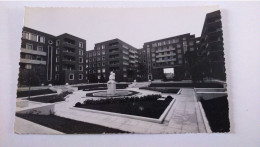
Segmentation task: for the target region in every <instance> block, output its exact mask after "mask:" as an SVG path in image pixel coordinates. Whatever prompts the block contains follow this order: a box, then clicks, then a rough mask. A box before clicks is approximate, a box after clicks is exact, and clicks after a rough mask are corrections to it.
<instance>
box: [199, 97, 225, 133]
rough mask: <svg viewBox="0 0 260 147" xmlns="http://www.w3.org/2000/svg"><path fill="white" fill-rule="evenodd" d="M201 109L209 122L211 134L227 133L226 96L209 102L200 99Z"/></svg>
mask: <svg viewBox="0 0 260 147" xmlns="http://www.w3.org/2000/svg"><path fill="white" fill-rule="evenodd" d="M201 104H202V107H203V109H204V111H205V114H206V116H207V119H208V121H209V125H210V128H211V130H212V132H229V131H230V122H229V108H228V100H227V96H223V97H219V98H214V99H211V100H203V99H201Z"/></svg>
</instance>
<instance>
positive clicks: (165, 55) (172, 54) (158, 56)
mask: <svg viewBox="0 0 260 147" xmlns="http://www.w3.org/2000/svg"><path fill="white" fill-rule="evenodd" d="M168 56H176V53H170V54H164V55H157V56H156V58H160V57H168Z"/></svg>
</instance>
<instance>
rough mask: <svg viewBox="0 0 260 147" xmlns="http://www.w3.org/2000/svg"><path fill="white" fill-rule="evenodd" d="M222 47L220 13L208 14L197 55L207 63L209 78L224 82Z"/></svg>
mask: <svg viewBox="0 0 260 147" xmlns="http://www.w3.org/2000/svg"><path fill="white" fill-rule="evenodd" d="M223 46H224V43H223V30H222V22H221V13H220V11H215V12H212V13H208V14H207V15H206V18H205V22H204V25H203V29H202V33H201V37H200V43H199V53H200V56H201V58H205V61H206V62H208V68H209V77H210V78H213V79H220V80H226V73H225V58H224V47H223Z"/></svg>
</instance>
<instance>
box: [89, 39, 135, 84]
mask: <svg viewBox="0 0 260 147" xmlns="http://www.w3.org/2000/svg"><path fill="white" fill-rule="evenodd" d="M137 64H138V55H137V49H136V48H135V47H133V46H131V45H129V44H127V43H126V42H123V41H122V40H119V39H112V40H108V41H104V42H100V43H97V44H95V47H94V49H93V50H90V51H87V54H86V75H87V77H88V81H89V82H104V81H107V80H108V78H109V74H110V72H111V71H114V72H115V74H116V81H118V82H121V81H131V80H133V79H134V76H135V72H134V70H135V68H136V67H137Z"/></svg>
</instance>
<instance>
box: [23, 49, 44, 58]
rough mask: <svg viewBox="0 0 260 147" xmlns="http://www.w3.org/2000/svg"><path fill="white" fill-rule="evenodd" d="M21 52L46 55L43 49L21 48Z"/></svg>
mask: <svg viewBox="0 0 260 147" xmlns="http://www.w3.org/2000/svg"><path fill="white" fill-rule="evenodd" d="M21 52H22V53H27V54H34V55H41V56H46V55H47V53H46V52H43V51H37V50H30V49H26V48H21Z"/></svg>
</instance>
